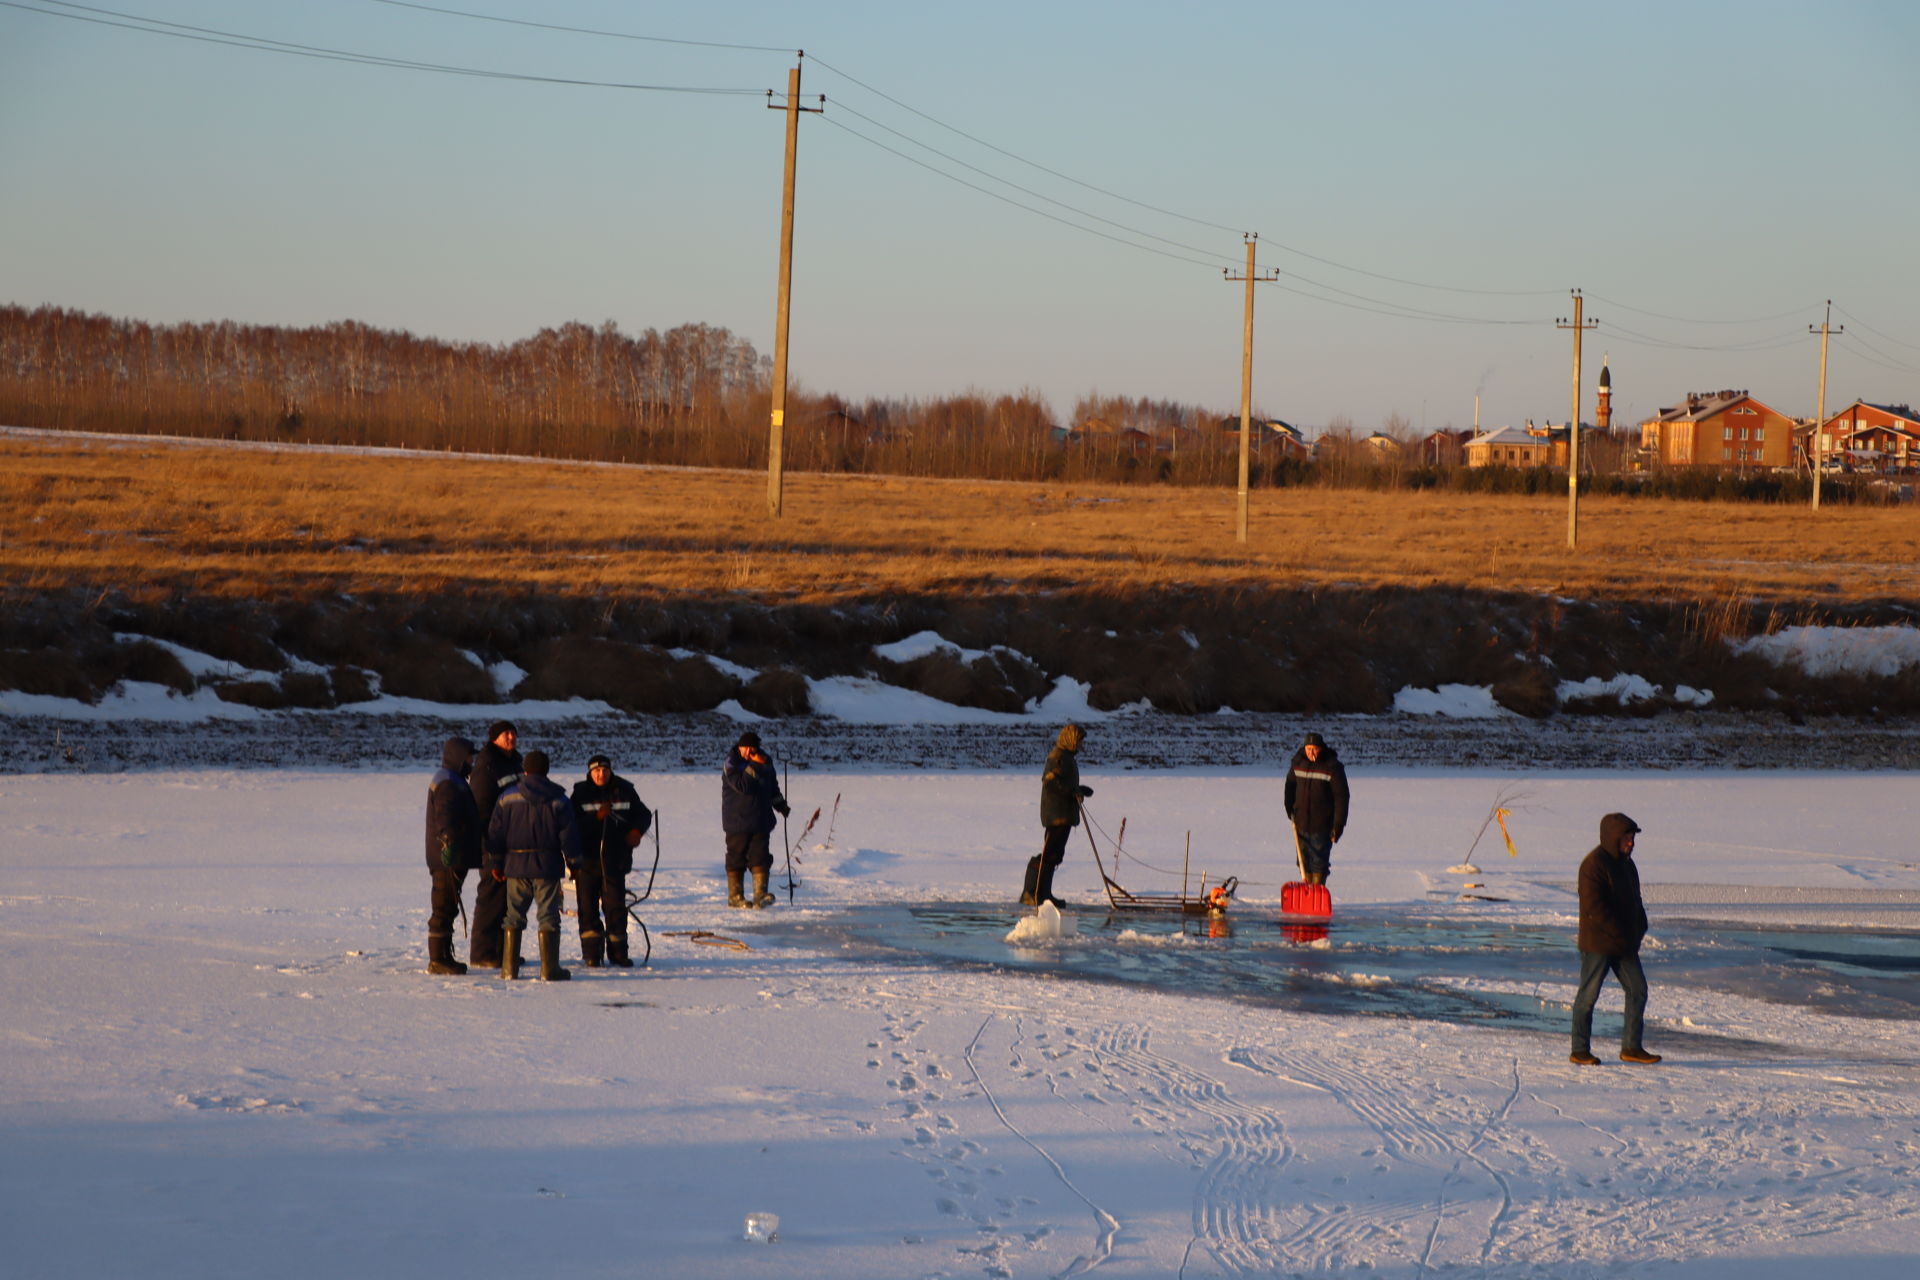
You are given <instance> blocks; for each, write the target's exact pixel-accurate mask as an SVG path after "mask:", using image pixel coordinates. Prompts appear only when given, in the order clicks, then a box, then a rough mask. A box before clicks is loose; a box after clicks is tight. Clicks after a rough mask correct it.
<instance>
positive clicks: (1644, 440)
mask: <svg viewBox="0 0 1920 1280" xmlns="http://www.w3.org/2000/svg"><path fill="white" fill-rule="evenodd" d="M1793 428H1794V421H1793V419H1792V418H1789V417H1787V416H1786V415H1785V414H1782V413H1778V412H1776V411H1774V410H1772V409H1769V408H1768V407H1767V406H1766V405H1764V404H1762V403H1760V402H1759V401H1758V400H1756V399H1754V398H1753V397H1752V396H1750V395H1748V394H1747V393H1746V392H1745V391H1709V392H1688V393H1687V398H1686V399H1685V400H1684V401H1682V402H1681V403H1679V404H1677V405H1673V406H1671V407H1669V408H1666V409H1662V410H1660V412H1659V413H1658V414H1657V415H1655V416H1654V417H1651V418H1648V419H1646V420H1645V421H1643V422H1642V423H1641V424H1640V448H1641V449H1642V451H1643V452H1645V453H1646V454H1647V455H1648V456H1649V457H1650V458H1651V460H1652V461H1653V462H1654V463H1655V465H1658V466H1665V467H1787V466H1791V465H1793V453H1794V450H1793Z"/></svg>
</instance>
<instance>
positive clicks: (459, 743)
mask: <svg viewBox="0 0 1920 1280" xmlns="http://www.w3.org/2000/svg"><path fill="white" fill-rule="evenodd" d="M472 762H473V743H471V742H469V741H468V740H467V739H465V738H461V737H453V738H448V739H447V741H446V744H445V745H444V746H442V747H441V748H440V767H441V768H442V769H445V770H447V771H448V772H449V773H459V772H460V771H461V770H462V769H464V768H466V767H467V765H469V764H471V763H472Z"/></svg>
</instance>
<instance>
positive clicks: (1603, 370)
mask: <svg viewBox="0 0 1920 1280" xmlns="http://www.w3.org/2000/svg"><path fill="white" fill-rule="evenodd" d="M1593 425H1594V427H1595V428H1596V429H1598V430H1600V431H1606V432H1609V433H1610V432H1611V431H1612V430H1613V371H1612V370H1611V369H1609V368H1607V357H1605V356H1601V357H1600V394H1599V396H1598V397H1597V398H1596V399H1595V400H1594V404H1593Z"/></svg>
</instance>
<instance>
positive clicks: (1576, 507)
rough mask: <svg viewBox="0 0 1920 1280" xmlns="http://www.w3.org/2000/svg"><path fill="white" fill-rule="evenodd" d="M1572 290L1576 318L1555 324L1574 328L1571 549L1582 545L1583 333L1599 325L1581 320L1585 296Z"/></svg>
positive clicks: (1569, 432) (1569, 479)
mask: <svg viewBox="0 0 1920 1280" xmlns="http://www.w3.org/2000/svg"><path fill="white" fill-rule="evenodd" d="M1572 293H1573V322H1572V323H1571V324H1569V323H1568V322H1567V321H1566V319H1565V318H1564V317H1563V318H1561V319H1559V320H1555V321H1554V322H1553V323H1554V327H1555V328H1558V329H1571V330H1573V417H1571V418H1569V419H1568V420H1567V550H1569V551H1572V550H1575V549H1576V548H1578V547H1579V545H1580V335H1581V334H1582V333H1583V332H1585V331H1586V330H1588V329H1598V328H1599V327H1600V322H1599V321H1598V320H1582V319H1581V314H1580V313H1581V308H1582V307H1583V305H1584V304H1585V302H1586V299H1584V298H1582V297H1581V296H1580V291H1579V290H1578V289H1575V290H1573V291H1572Z"/></svg>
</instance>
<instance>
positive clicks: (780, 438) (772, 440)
mask: <svg viewBox="0 0 1920 1280" xmlns="http://www.w3.org/2000/svg"><path fill="white" fill-rule="evenodd" d="M799 56H800V57H801V58H803V59H804V58H805V57H806V56H807V51H806V50H805V49H802V50H800V54H799ZM826 102H827V99H826V95H825V94H822V95H821V97H820V105H819V106H818V107H803V106H801V105H800V65H799V63H797V62H796V63H795V64H794V67H793V69H792V70H791V71H789V72H787V103H786V106H784V107H782V106H780V105H778V104H777V103H775V102H774V100H773V90H771V89H769V90H767V107H768V109H769V110H773V111H785V112H786V113H787V174H786V182H785V184H784V186H783V188H782V192H781V197H780V299H779V302H778V303H777V304H776V306H775V313H774V320H773V387H772V400H773V414H772V422H771V423H770V425H769V426H768V428H767V514H768V515H770V516H774V517H776V518H777V517H778V516H779V515H780V512H781V508H782V506H783V505H784V503H785V498H784V494H783V492H782V486H783V484H784V482H785V479H786V428H787V320H788V317H789V315H790V312H791V305H792V301H793V173H794V166H795V162H796V161H797V160H798V158H799V154H800V113H801V112H802V111H811V112H814V113H815V114H818V113H819V112H821V111H824V110H826Z"/></svg>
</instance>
